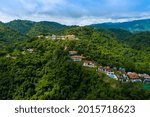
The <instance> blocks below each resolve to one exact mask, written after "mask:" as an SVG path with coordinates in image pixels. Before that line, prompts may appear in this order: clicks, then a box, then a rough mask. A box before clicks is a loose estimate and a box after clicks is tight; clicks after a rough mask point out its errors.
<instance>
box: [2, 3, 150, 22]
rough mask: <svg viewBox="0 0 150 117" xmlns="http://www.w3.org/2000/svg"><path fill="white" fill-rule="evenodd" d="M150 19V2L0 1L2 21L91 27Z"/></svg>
mask: <svg viewBox="0 0 150 117" xmlns="http://www.w3.org/2000/svg"><path fill="white" fill-rule="evenodd" d="M147 18H150V0H0V21H2V22H9V21H12V20H15V19H22V20H32V21H55V22H59V23H62V24H66V25H89V24H95V23H103V22H124V21H131V20H135V19H147Z"/></svg>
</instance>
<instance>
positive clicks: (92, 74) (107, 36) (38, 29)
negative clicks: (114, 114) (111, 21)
mask: <svg viewBox="0 0 150 117" xmlns="http://www.w3.org/2000/svg"><path fill="white" fill-rule="evenodd" d="M149 33H150V32H142V33H141V32H140V33H131V32H128V31H125V30H122V29H96V28H92V27H86V26H85V27H79V26H65V25H61V24H58V23H54V22H31V21H21V20H15V21H12V22H10V23H7V24H4V23H0V45H1V47H0V92H1V93H0V99H18V100H20V99H32V100H35V99H42V100H48V99H64V100H65V99H150V90H145V89H143V86H142V84H140V83H131V82H127V83H122V82H119V81H116V80H113V79H110V78H108V76H107V75H105V74H103V73H100V74H99V73H97V71H96V68H94V69H93V68H86V67H83V66H82V63H80V62H74V61H72V60H71V59H70V57H69V51H70V50H76V51H78V53H79V54H80V55H83V56H85V57H86V58H87V59H89V60H93V61H95V62H96V64H97V65H103V66H111V67H116V68H120V67H123V68H125V69H126V71H134V72H138V73H147V74H150V51H149V50H150V48H149V42H150V41H149V40H150V35H149ZM53 34H57V35H70V34H73V35H76V37H78V38H79V40H78V41H76V40H52V39H49V38H45V36H47V35H53ZM39 35H44V36H42V37H41V38H38V37H37V36H39ZM64 47H67V49H64Z"/></svg>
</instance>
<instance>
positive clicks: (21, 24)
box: [6, 20, 66, 36]
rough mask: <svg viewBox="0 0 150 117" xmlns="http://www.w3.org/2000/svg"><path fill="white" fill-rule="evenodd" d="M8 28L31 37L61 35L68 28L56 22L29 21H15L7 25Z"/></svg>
mask: <svg viewBox="0 0 150 117" xmlns="http://www.w3.org/2000/svg"><path fill="white" fill-rule="evenodd" d="M6 26H8V27H9V28H11V29H13V30H16V31H18V32H20V33H22V34H27V35H29V36H37V35H40V34H44V35H45V34H49V33H59V32H61V31H62V30H63V29H64V28H65V27H66V26H65V25H61V24H59V23H56V22H48V21H41V22H33V21H28V20H14V21H11V22H9V23H6Z"/></svg>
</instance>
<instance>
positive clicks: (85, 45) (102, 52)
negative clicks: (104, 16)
mask: <svg viewBox="0 0 150 117" xmlns="http://www.w3.org/2000/svg"><path fill="white" fill-rule="evenodd" d="M66 32H67V33H68V34H69V33H73V34H75V35H77V36H78V37H79V38H80V39H82V40H83V41H79V42H78V43H77V44H74V45H75V46H73V48H74V49H75V50H78V51H79V52H81V53H84V55H86V56H87V57H89V58H90V59H91V60H94V61H97V62H98V63H99V64H102V65H109V66H114V67H125V68H126V69H128V70H130V71H138V72H147V73H150V60H149V58H150V56H149V55H150V54H149V51H142V50H141V51H140V50H136V49H134V48H132V47H131V46H130V45H127V44H126V43H123V42H122V41H121V42H120V41H119V39H116V37H111V36H110V34H107V33H106V32H101V31H99V30H96V29H92V28H88V27H77V28H72V29H69V30H67V31H66ZM131 43H132V42H131ZM141 58H142V59H141ZM143 61H144V62H143ZM143 70H144V71H143Z"/></svg>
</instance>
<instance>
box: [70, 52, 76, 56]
mask: <svg viewBox="0 0 150 117" xmlns="http://www.w3.org/2000/svg"><path fill="white" fill-rule="evenodd" d="M77 54H78V52H77V51H69V55H70V56H75V55H77Z"/></svg>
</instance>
